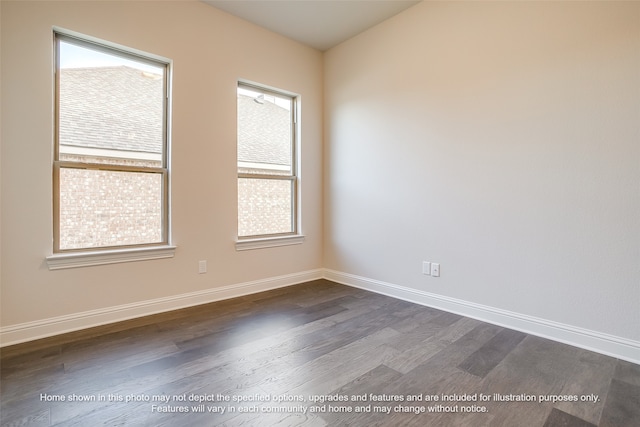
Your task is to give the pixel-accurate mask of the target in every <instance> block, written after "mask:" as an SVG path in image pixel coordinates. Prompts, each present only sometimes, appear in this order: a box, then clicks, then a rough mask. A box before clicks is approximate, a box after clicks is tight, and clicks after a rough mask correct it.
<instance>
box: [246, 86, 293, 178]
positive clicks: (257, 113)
mask: <svg viewBox="0 0 640 427" xmlns="http://www.w3.org/2000/svg"><path fill="white" fill-rule="evenodd" d="M238 161H239V162H251V163H263V164H270V165H286V166H291V111H290V110H287V109H286V108H283V107H280V106H279V105H276V104H274V103H273V102H270V101H267V100H264V101H263V102H262V103H260V102H256V101H255V100H254V98H253V97H251V96H247V95H242V94H238Z"/></svg>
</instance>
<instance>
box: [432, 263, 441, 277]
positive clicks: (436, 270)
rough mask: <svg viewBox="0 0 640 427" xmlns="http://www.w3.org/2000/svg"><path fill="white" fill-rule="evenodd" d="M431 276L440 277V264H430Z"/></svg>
mask: <svg viewBox="0 0 640 427" xmlns="http://www.w3.org/2000/svg"><path fill="white" fill-rule="evenodd" d="M431 275H432V276H433V277H440V264H438V263H436V262H432V263H431Z"/></svg>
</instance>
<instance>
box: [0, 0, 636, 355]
mask: <svg viewBox="0 0 640 427" xmlns="http://www.w3.org/2000/svg"><path fill="white" fill-rule="evenodd" d="M0 5H1V6H0V7H1V9H0V13H1V19H2V21H1V23H2V28H1V37H2V39H1V40H2V52H1V55H2V56H1V60H2V64H1V68H0V74H1V75H2V81H1V91H2V103H1V107H2V129H1V137H2V151H1V161H2V170H1V185H2V191H1V193H0V196H1V201H2V209H1V212H0V215H1V216H0V218H1V220H2V230H1V233H2V237H1V238H2V242H1V243H2V244H1V248H0V249H1V256H2V261H1V263H0V264H1V278H2V283H1V298H2V301H1V303H2V306H1V312H2V314H1V325H2V327H3V328H11V327H13V326H15V325H25V324H28V322H36V323H37V322H39V321H43V322H46V321H47V319H61V318H64V317H65V316H70V317H74V316H77V314H78V313H82V312H86V311H88V310H98V311H99V310H109V309H110V308H112V307H116V308H117V307H122V306H127V305H135V304H137V303H144V302H145V301H153V300H156V299H162V298H165V297H166V298H169V299H171V298H172V297H174V296H176V295H182V294H188V293H198V292H200V291H203V292H206V291H207V290H216V289H222V288H224V287H226V286H229V285H235V284H243V283H247V282H251V281H260V280H265V279H268V278H272V277H278V276H283V275H285V276H286V275H290V274H293V273H296V272H306V271H313V270H315V269H319V268H321V267H326V268H327V269H328V270H327V271H337V272H343V273H345V274H350V275H354V277H356V276H357V277H362V278H370V279H372V280H376V281H381V282H386V283H390V284H396V285H401V286H405V287H407V288H410V289H415V290H416V291H420V292H427V293H429V294H431V295H437V296H441V297H443V298H452V299H456V300H458V301H467V302H469V303H470V304H476V305H482V306H487V307H494V308H496V309H498V310H506V311H507V312H511V313H515V314H517V315H520V316H533V317H536V318H539V319H546V320H548V321H549V322H557V323H559V324H562V325H568V326H569V327H575V328H578V329H579V330H581V328H583V329H585V330H587V331H591V332H593V333H596V334H597V333H604V334H611V335H612V336H617V337H622V338H625V339H628V340H635V343H636V344H635V345H636V348H637V342H638V340H639V339H640V330H639V327H638V325H640V319H639V317H638V305H639V304H640V287H639V286H638V284H639V283H640V243H639V242H640V187H639V186H640V144H639V141H640V3H636V2H634V3H631V2H620V3H616V2H584V3H583V2H511V3H507V2H425V3H421V4H419V5H417V6H415V7H412V8H411V9H408V10H407V11H405V12H403V13H401V14H400V15H397V16H396V17H394V18H392V19H391V20H388V21H386V22H384V23H382V24H381V25H379V26H377V27H374V28H373V29H371V30H369V31H367V32H365V33H363V34H361V35H360V36H357V37H355V38H354V39H351V40H350V41H348V42H346V43H344V44H342V45H340V46H338V47H336V48H334V49H332V50H330V51H329V52H327V53H326V54H325V55H324V57H323V55H322V54H320V53H319V52H317V51H314V50H312V49H309V48H306V47H303V46H301V45H299V44H296V43H294V42H292V41H290V40H287V39H284V38H282V37H279V36H277V35H275V34H273V33H270V32H268V31H266V30H263V29H260V28H258V27H255V26H253V25H251V24H248V23H246V22H244V21H241V20H238V19H236V18H234V17H232V16H230V15H226V14H224V13H222V12H219V11H217V10H216V9H214V8H211V7H209V6H206V5H204V4H200V3H198V2H108V3H98V2H71V3H62V2H43V3H36V2H7V1H2V2H0ZM53 25H56V26H60V27H63V28H67V29H70V30H74V31H78V32H81V33H85V34H88V35H92V36H95V37H99V38H102V39H106V40H110V41H113V42H116V43H120V44H124V45H129V46H131V47H135V48H138V49H141V50H144V51H148V52H151V53H155V54H158V55H162V56H166V57H169V58H171V59H173V60H174V98H173V108H174V114H173V132H172V136H173V150H172V153H173V165H172V166H173V169H172V170H173V191H172V195H173V203H172V206H173V222H172V224H173V237H174V242H175V243H176V244H177V245H178V249H177V252H176V256H175V258H173V259H166V260H156V261H146V262H133V263H124V264H118V265H110V266H100V267H90V268H79V269H71V270H62V271H49V270H48V269H47V267H46V263H45V261H44V259H45V256H47V255H49V254H50V253H51V235H52V220H51V194H52V191H51V158H52V129H53V123H52V105H53V103H52V88H53V82H52V74H51V69H52V60H51V29H52V26H53ZM323 62H324V69H323ZM323 73H324V76H323ZM238 78H242V79H246V80H250V81H257V82H261V83H264V84H268V85H271V86H275V87H280V88H283V89H286V90H290V91H294V92H298V93H300V94H301V95H302V110H303V115H302V116H303V119H304V126H303V128H302V129H303V130H302V132H303V133H302V145H303V147H302V162H303V171H302V180H303V194H302V199H303V203H304V204H303V206H304V208H303V209H304V210H303V228H304V232H305V234H306V236H307V239H306V241H305V243H304V244H303V245H296V246H289V247H281V248H273V249H266V250H253V251H246V252H236V251H235V249H234V244H233V243H234V239H235V230H236V212H235V209H236V208H235V203H236V202H235V200H236V179H235V157H236V147H235V132H236V129H235V114H236V110H235V96H236V93H235V83H236V81H237V79H238ZM323 85H324V93H323ZM323 97H324V100H323ZM323 105H324V111H323V110H322V108H323ZM323 115H324V118H323ZM323 119H324V121H323ZM323 123H324V128H323ZM323 131H324V151H323V148H322V141H321V137H322V133H323ZM323 156H324V166H323V160H322V159H323ZM322 168H324V169H322ZM323 175H324V181H323V180H322V176H323ZM323 185H324V186H323ZM323 192H324V199H322V194H323ZM323 224H324V225H323ZM323 248H324V250H323ZM202 259H206V260H208V263H209V273H207V274H204V275H198V274H197V262H198V260H202ZM423 260H427V261H434V262H440V263H441V265H442V268H441V269H442V277H440V278H438V279H435V278H431V277H427V276H424V275H422V274H421V262H422V261H423ZM560 335H561V334H560Z"/></svg>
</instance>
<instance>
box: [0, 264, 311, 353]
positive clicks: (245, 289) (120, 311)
mask: <svg viewBox="0 0 640 427" xmlns="http://www.w3.org/2000/svg"><path fill="white" fill-rule="evenodd" d="M322 277H323V270H322V269H317V270H309V271H303V272H300V273H294V274H287V275H285V276H278V277H271V278H268V279H261V280H256V281H253V282H246V283H239V284H235V285H230V286H223V287H220V288H212V289H207V290H204V291H198V292H190V293H186V294H181V295H175V296H171V297H165V298H157V299H153V300H148V301H142V302H138V303H132V304H124V305H120V306H116V307H108V308H103V309H99V310H91V311H84V312H81V313H74V314H70V315H66V316H59V317H53V318H50V319H43V320H38V321H35V322H27V323H21V324H18V325H11V326H7V327H3V328H0V347H4V346H8V345H13V344H19V343H22V342H26V341H33V340H36V339H40V338H47V337H50V336H54V335H59V334H63V333H67V332H73V331H78V330H81V329H86V328H91V327H94V326H101V325H106V324H109V323H115V322H120V321H123V320H129V319H134V318H137V317H143V316H149V315H152V314H158V313H163V312H167V311H171V310H177V309H180V308H186V307H192V306H196V305H200V304H207V303H210V302H215V301H220V300H224V299H229V298H235V297H239V296H243V295H248V294H254V293H257V292H263V291H268V290H271V289H276V288H282V287H285V286H291V285H296V284H298V283H303V282H308V281H311V280H316V279H321V278H322Z"/></svg>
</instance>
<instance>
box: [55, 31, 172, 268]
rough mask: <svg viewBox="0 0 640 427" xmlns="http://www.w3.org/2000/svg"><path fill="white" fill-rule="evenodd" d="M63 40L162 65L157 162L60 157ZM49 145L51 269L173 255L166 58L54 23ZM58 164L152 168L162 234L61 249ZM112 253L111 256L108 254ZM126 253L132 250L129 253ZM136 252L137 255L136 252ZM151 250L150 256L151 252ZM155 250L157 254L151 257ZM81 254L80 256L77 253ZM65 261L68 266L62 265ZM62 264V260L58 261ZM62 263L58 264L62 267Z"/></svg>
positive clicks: (133, 169)
mask: <svg viewBox="0 0 640 427" xmlns="http://www.w3.org/2000/svg"><path fill="white" fill-rule="evenodd" d="M61 42H65V43H68V44H73V45H76V46H80V47H84V48H87V49H91V50H93V51H97V52H102V53H107V54H109V55H113V56H118V57H121V58H125V59H130V60H134V61H137V62H142V63H146V64H150V65H153V66H155V67H160V68H162V69H163V84H162V88H163V89H162V90H163V97H162V104H163V105H162V154H161V156H160V157H161V165H160V166H158V167H153V166H130V165H122V164H110V163H89V162H82V161H72V160H60V158H61V153H60V129H61V127H60V119H61V117H60V101H61V100H60V59H61V58H60V55H61V52H60V51H61V49H60V43H61ZM53 49H54V58H53V60H54V147H53V148H54V150H53V170H52V172H53V177H52V178H53V179H52V181H53V255H52V256H50V257H47V261H48V263H49V268H50V269H55V268H67V267H78V266H83V265H96V264H104V263H113V262H125V261H131V260H139V259H154V258H166V257H170V256H171V257H172V256H173V249H175V247H174V246H171V233H170V229H171V226H170V168H169V166H170V155H169V147H170V113H171V111H170V105H171V103H170V81H171V61H170V60H168V59H166V58H162V57H159V56H156V55H151V54H147V53H145V52H141V51H138V50H134V49H130V48H127V47H124V46H121V45H117V44H114V43H111V42H106V41H103V40H99V39H96V38H93V37H89V36H84V35H82V34H78V33H75V32H71V31H67V30H62V29H58V28H54V30H53ZM61 169H82V170H91V171H110V172H124V173H151V174H155V175H160V176H161V179H160V182H161V187H162V188H161V191H162V194H161V204H160V208H161V210H162V212H161V230H160V234H161V239H160V241H157V242H149V243H139V244H119V245H110V246H88V247H82V248H62V249H61V248H60V232H61V224H60V207H61V200H60V198H61V188H60V172H61ZM110 254H111V255H113V256H111V255H110ZM127 254H129V255H131V256H128V255H127ZM141 254H143V255H142V257H141ZM154 254H155V255H154ZM156 255H157V256H156ZM83 257H84V258H86V259H85V260H84V261H83V260H82V259H80V260H78V258H83ZM65 260H67V261H68V260H70V261H71V264H73V265H66V261H65ZM96 260H97V261H96ZM61 263H62V264H61ZM61 265H62V266H61Z"/></svg>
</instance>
